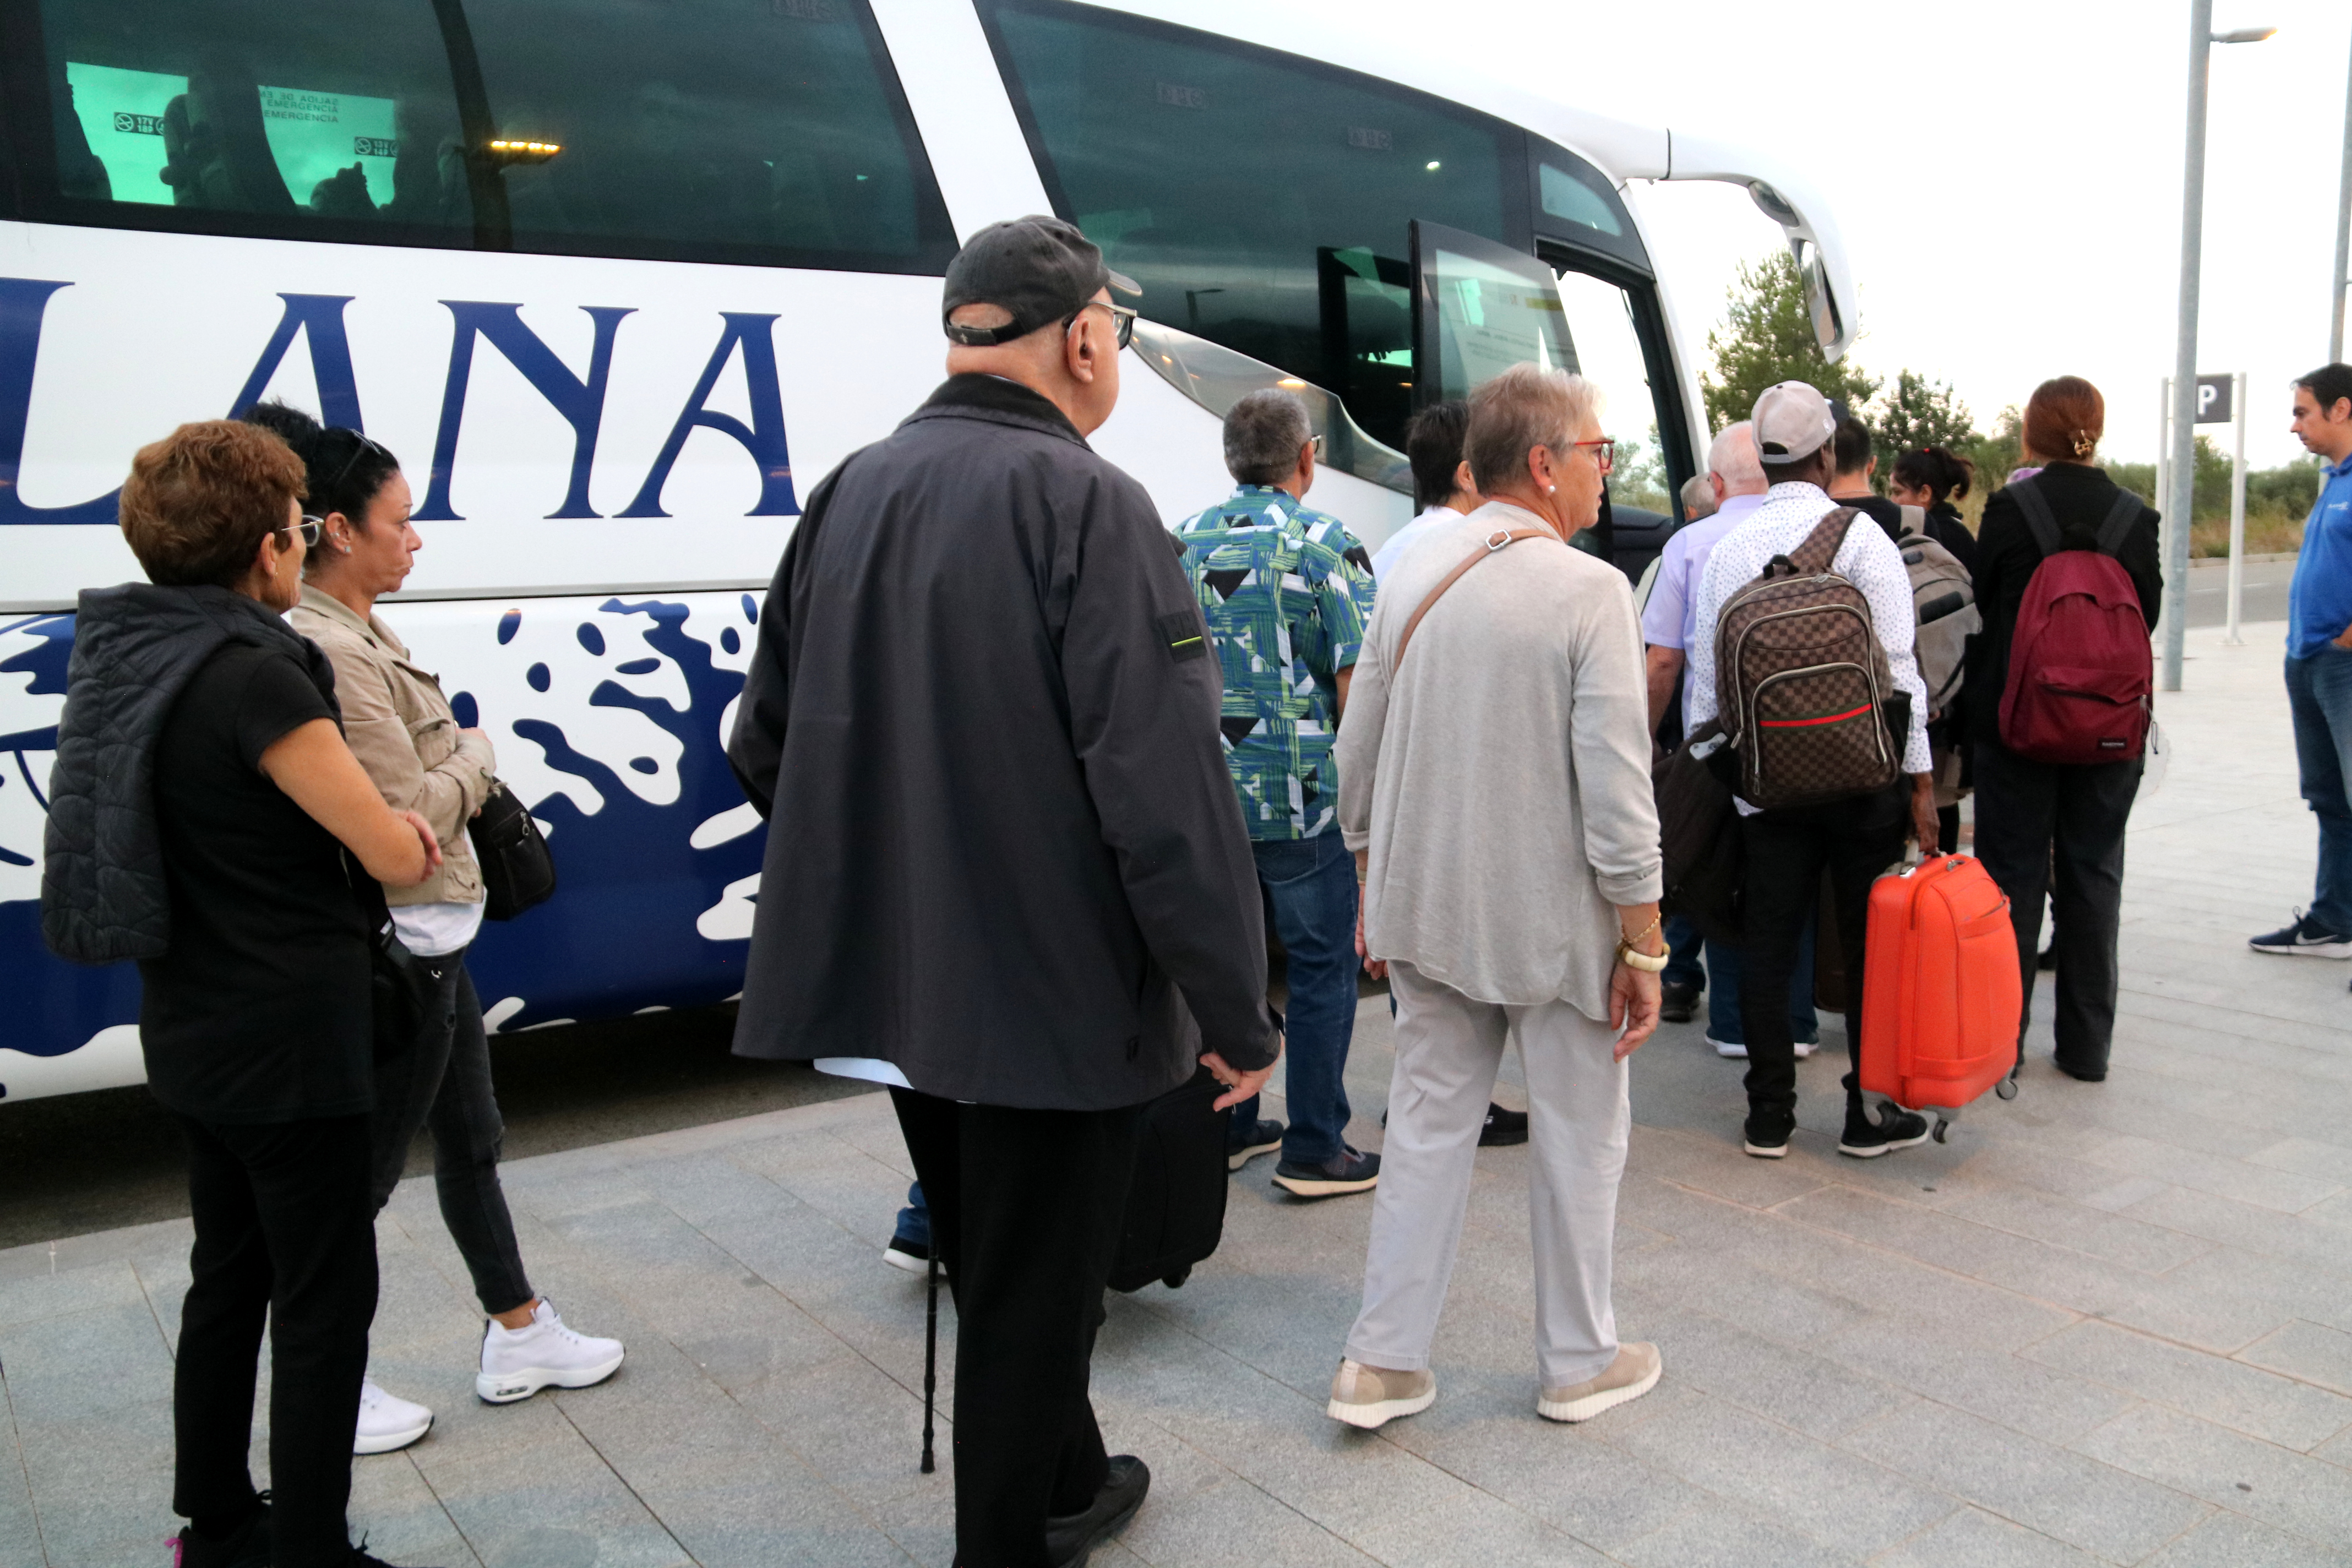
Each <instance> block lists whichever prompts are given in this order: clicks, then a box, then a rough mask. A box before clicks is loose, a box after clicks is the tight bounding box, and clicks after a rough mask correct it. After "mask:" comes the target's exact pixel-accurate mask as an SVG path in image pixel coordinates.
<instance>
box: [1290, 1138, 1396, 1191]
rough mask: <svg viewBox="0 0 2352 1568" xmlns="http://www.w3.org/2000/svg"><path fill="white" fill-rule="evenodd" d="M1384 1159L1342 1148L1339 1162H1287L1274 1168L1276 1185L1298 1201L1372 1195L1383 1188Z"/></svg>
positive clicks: (1336, 1160)
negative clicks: (1372, 1191) (1381, 1181)
mask: <svg viewBox="0 0 2352 1568" xmlns="http://www.w3.org/2000/svg"><path fill="white" fill-rule="evenodd" d="M1380 1180H1381V1157H1380V1156H1379V1155H1378V1154H1364V1153H1360V1152H1357V1151H1356V1150H1353V1149H1349V1148H1344V1147H1343V1148H1342V1149H1341V1150H1340V1151H1339V1158H1337V1159H1335V1160H1331V1161H1328V1162H1327V1163H1323V1164H1320V1165H1309V1164H1306V1163H1302V1162H1300V1161H1297V1160H1285V1161H1283V1162H1282V1163H1280V1164H1278V1165H1276V1167H1275V1168H1274V1184H1275V1185H1276V1186H1277V1187H1280V1188H1281V1189H1282V1190H1283V1191H1285V1192H1286V1193H1289V1194H1292V1195H1293V1196H1296V1197H1302V1198H1336V1197H1339V1196H1342V1195H1343V1194H1348V1193H1369V1192H1370V1191H1371V1190H1372V1189H1373V1188H1374V1187H1375V1186H1378V1185H1379V1184H1380Z"/></svg>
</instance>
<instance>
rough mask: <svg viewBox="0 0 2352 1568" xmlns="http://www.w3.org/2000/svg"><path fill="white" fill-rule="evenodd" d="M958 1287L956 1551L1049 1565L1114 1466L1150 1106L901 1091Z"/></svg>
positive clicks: (1000, 1562) (991, 1565)
mask: <svg viewBox="0 0 2352 1568" xmlns="http://www.w3.org/2000/svg"><path fill="white" fill-rule="evenodd" d="M890 1099H891V1101H892V1103H893V1104H894V1105H896V1106H897V1108H898V1126H899V1129H900V1130H901V1131H903V1132H905V1134H906V1136H907V1152H908V1153H909V1154H911V1155H912V1156H914V1161H915V1174H916V1176H917V1177H918V1178H919V1180H920V1181H921V1183H922V1186H923V1196H924V1197H925V1198H926V1199H928V1200H929V1205H930V1211H931V1244H932V1246H933V1247H934V1248H935V1249H936V1251H937V1253H938V1256H939V1258H940V1262H941V1264H943V1265H944V1266H945V1268H946V1269H947V1276H948V1284H949V1286H950V1289H952V1290H953V1291H954V1292H955V1306H956V1352H955V1498H956V1561H957V1562H958V1563H960V1564H961V1568H1036V1565H1038V1564H1042V1563H1045V1560H1046V1559H1045V1518H1046V1516H1047V1515H1048V1514H1067V1513H1076V1512H1078V1511H1079V1510H1082V1509H1084V1508H1086V1507H1087V1504H1089V1503H1091V1502H1092V1501H1093V1500H1094V1497H1095V1494H1096V1493H1097V1492H1098V1491H1100V1490H1101V1489H1102V1488H1103V1484H1104V1482H1105V1481H1106V1480H1108V1479H1109V1473H1110V1471H1109V1465H1110V1461H1109V1458H1108V1456H1107V1455H1106V1454H1105V1453H1104V1451H1103V1441H1102V1433H1101V1431H1100V1430H1099V1429H1098V1428H1097V1426H1096V1425H1095V1413H1094V1406H1093V1405H1092V1404H1091V1403H1089V1402H1088V1400H1087V1363H1088V1362H1089V1361H1091V1360H1092V1359H1093V1356H1094V1348H1095V1331H1096V1330H1097V1329H1098V1328H1100V1327H1101V1326H1102V1321H1103V1289H1104V1287H1105V1284H1106V1282H1107V1281H1108V1279H1109V1278H1110V1268H1111V1262H1112V1259H1113V1258H1115V1257H1116V1255H1117V1253H1118V1238H1119V1234H1120V1229H1121V1224H1122V1221H1123V1220H1124V1218H1125V1215H1126V1211H1127V1189H1128V1184H1129V1179H1130V1178H1131V1177H1132V1175H1133V1174H1134V1171H1135V1148H1136V1133H1137V1129H1138V1128H1139V1126H1140V1125H1141V1123H1142V1120H1143V1107H1142V1106H1140V1105H1135V1106H1129V1107H1127V1108H1125V1109H1123V1110H1014V1109H1012V1108H1010V1107H1007V1106H998V1105H962V1104H959V1103H957V1102H956V1101H954V1100H940V1099H938V1098H935V1097H934V1096H931V1095H928V1094H922V1093H919V1092H918V1091H916V1090H914V1089H892V1090H891V1091H890Z"/></svg>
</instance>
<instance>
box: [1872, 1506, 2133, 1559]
mask: <svg viewBox="0 0 2352 1568" xmlns="http://www.w3.org/2000/svg"><path fill="white" fill-rule="evenodd" d="M2102 1561H2103V1560H2102V1559H2100V1558H2097V1557H2094V1556H2092V1555H2091V1554H2089V1553H2088V1552H2078V1551H2076V1550H2075V1549H2074V1548H2073V1547H2071V1546H2068V1545H2066V1544H2065V1543H2064V1542H2059V1541H2055V1540H2053V1539H2052V1538H2051V1537H2049V1536H2047V1535H2043V1534H2042V1533H2041V1532H2040V1531H2032V1530H2028V1529H2026V1528H2025V1527H2024V1526H2023V1525H2021V1524H2012V1523H2011V1522H2010V1521H2008V1520H2005V1519H2000V1518H1998V1517H1996V1516H1995V1515H1992V1514H1990V1513H1986V1512H1985V1511H1983V1510H1981V1509H1973V1508H1964V1509H1962V1510H1959V1511H1958V1513H1955V1514H1953V1515H1952V1516H1951V1517H1950V1518H1949V1519H1947V1520H1945V1521H1943V1522H1942V1523H1940V1524H1938V1525H1937V1526H1936V1527H1935V1528H1934V1529H1932V1530H1927V1531H1921V1532H1920V1533H1919V1534H1917V1535H1915V1536H1913V1537H1912V1538H1911V1539H1910V1540H1908V1541H1906V1542H1904V1543H1903V1544H1902V1545H1900V1546H1898V1547H1896V1548H1895V1550H1894V1551H1892V1552H1887V1553H1885V1555H1883V1556H1880V1557H1874V1558H1873V1559H1871V1564H1872V1568H2098V1565H2099V1563H2101V1562H2102Z"/></svg>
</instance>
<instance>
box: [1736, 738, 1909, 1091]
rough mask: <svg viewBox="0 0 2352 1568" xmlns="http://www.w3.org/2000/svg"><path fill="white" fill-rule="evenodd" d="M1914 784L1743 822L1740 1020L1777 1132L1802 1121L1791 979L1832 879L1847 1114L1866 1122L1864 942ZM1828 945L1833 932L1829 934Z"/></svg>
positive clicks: (1824, 935) (1898, 853) (1899, 842)
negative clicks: (1874, 893) (1861, 1069)
mask: <svg viewBox="0 0 2352 1568" xmlns="http://www.w3.org/2000/svg"><path fill="white" fill-rule="evenodd" d="M1908 785H1909V781H1908V780H1903V781H1900V782H1899V783H1898V784H1896V785H1895V788H1893V789H1890V790H1886V791H1882V792H1881V793H1879V794H1877V795H1868V796H1864V798H1862V799H1860V800H1849V801H1834V802H1832V803H1831V804H1829V805H1811V806H1800V807H1796V808H1793V809H1790V810H1787V811H1767V812H1761V813H1759V814H1758V815H1757V816H1749V817H1743V818H1741V821H1740V826H1741V827H1742V828H1743V830H1744V831H1745V833H1746V835H1747V840H1748V897H1747V906H1746V915H1745V921H1746V932H1745V934H1746V939H1747V941H1746V946H1745V949H1744V951H1743V957H1742V962H1743V964H1744V969H1743V972H1742V973H1741V975H1740V981H1739V1022H1740V1026H1741V1027H1743V1028H1744V1029H1746V1030H1747V1033H1748V1114H1749V1115H1750V1116H1751V1117H1753V1118H1755V1119H1756V1120H1757V1121H1758V1122H1759V1123H1761V1124H1765V1125H1766V1126H1767V1127H1769V1128H1775V1129H1777V1128H1780V1127H1783V1126H1785V1125H1786V1124H1787V1123H1789V1122H1790V1121H1793V1120H1794V1119H1795V1117H1796V1114H1797V1046H1796V1038H1795V1037H1794V1036H1793V1035H1791V1034H1790V1032H1789V977H1790V974H1791V973H1794V972H1795V970H1796V966H1797V945H1798V942H1799V939H1800V938H1801V937H1802V936H1803V934H1804V930H1805V919H1806V917H1807V916H1808V915H1810V914H1811V913H1812V912H1813V910H1814V909H1815V908H1816V907H1817V904H1818V900H1820V898H1821V888H1822V873H1823V872H1824V871H1826V872H1827V873H1828V874H1829V883H1830V898H1831V902H1832V906H1833V907H1834V908H1835V910H1836V911H1837V931H1836V932H1835V933H1834V940H1835V941H1836V942H1837V944H1838V951H1839V952H1841V953H1842V954H1843V956H1844V959H1845V1009H1846V1010H1845V1039H1846V1056H1847V1061H1846V1073H1845V1114H1846V1120H1847V1121H1848V1122H1850V1123H1854V1122H1860V1121H1863V1120H1864V1111H1863V1103H1862V1080H1861V1078H1860V1076H1859V1075H1858V1073H1857V1071H1856V1067H1855V1064H1856V1063H1858V1062H1859V1061H1860V1059H1861V1050H1862V985H1863V973H1864V935H1865V934H1866V932H1867V931H1868V930H1869V924H1870V884H1871V883H1872V882H1873V881H1874V880H1875V879H1877V877H1878V874H1879V873H1880V872H1881V871H1884V870H1885V869H1886V868H1887V867H1889V866H1891V865H1893V864H1894V863H1895V861H1896V860H1899V859H1901V858H1902V856H1903V831H1904V826H1905V821H1904V804H1905V802H1904V795H1903V793H1902V792H1903V791H1904V790H1905V789H1906V788H1907V787H1908ZM1815 940H1817V941H1821V942H1828V941H1831V940H1832V933H1831V932H1829V931H1822V932H1820V933H1819V934H1818V935H1817V937H1816V939H1815Z"/></svg>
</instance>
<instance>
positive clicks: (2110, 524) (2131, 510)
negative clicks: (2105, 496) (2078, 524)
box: [2099, 490, 2146, 555]
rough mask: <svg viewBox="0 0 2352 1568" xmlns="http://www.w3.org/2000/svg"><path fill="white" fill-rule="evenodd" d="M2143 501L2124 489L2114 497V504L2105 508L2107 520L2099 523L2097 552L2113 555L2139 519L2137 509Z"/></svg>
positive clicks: (2120, 548)
mask: <svg viewBox="0 0 2352 1568" xmlns="http://www.w3.org/2000/svg"><path fill="white" fill-rule="evenodd" d="M2144 504H2146V503H2144V502H2143V501H2141V500H2140V499H2139V497H2137V496H2136V495H2134V494H2132V493H2131V491H2129V490H2125V491H2124V492H2123V493H2122V494H2120V495H2118V496H2116V504H2115V505H2114V506H2112V507H2109V508H2108V509H2107V520H2106V521H2105V522H2103V523H2101V524H2099V553H2100V554H2102V555H2113V554H2116V553H2117V552H2120V551H2121V550H2122V549H2123V547H2124V536H2125V535H2126V534H2128V533H2129V532H2131V531H2132V525H2133V524H2134V523H2137V521H2139V509H2140V508H2141V506H2143V505H2144Z"/></svg>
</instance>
